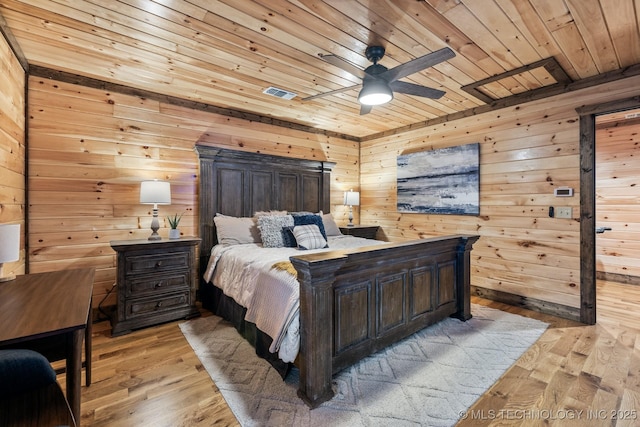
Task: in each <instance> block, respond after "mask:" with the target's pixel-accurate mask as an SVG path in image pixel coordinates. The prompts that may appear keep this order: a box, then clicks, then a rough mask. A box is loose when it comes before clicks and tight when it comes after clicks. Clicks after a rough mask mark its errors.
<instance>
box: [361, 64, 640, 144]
mask: <svg viewBox="0 0 640 427" xmlns="http://www.w3.org/2000/svg"><path fill="white" fill-rule="evenodd" d="M637 75H640V64H634V65H630V66H628V67H626V68H623V69H621V70H614V71H609V72H607V73H603V74H598V75H596V76H593V77H587V78H585V79H582V80H577V81H575V82H571V83H556V84H554V85H551V86H546V87H543V88H540V89H535V90H531V91H528V92H524V93H521V94H517V95H512V96H509V97H507V98H503V99H500V100H497V101H494V102H492V103H490V104H485V105H481V106H479V107H475V108H471V109H468V110H463V111H459V112H457V113H451V114H447V115H446V116H442V117H437V118H434V119H429V120H425V121H424V122H418V123H412V124H410V125H407V126H404V127H401V128H396V129H392V130H389V131H385V132H380V133H375V134H371V135H368V136H366V137H362V138H360V142H362V141H370V140H374V139H378V138H384V137H387V136H392V135H396V134H401V133H405V132H408V131H412V130H416V129H421V128H425V127H429V126H434V125H438V124H441V123H445V122H451V121H454V120H459V119H463V118H466V117H472V116H476V115H478V114H482V113H487V112H489V111H493V110H500V109H502V108H507V107H513V106H515V105H519V104H525V103H527V102H531V101H538V100H540V99H544V98H549V97H551V96H556V95H562V94H564V93H567V92H574V91H577V90H580V89H587V88H589V87H591V86H598V85H601V84H604V83H610V82H613V81H616V80H620V79H625V78H627V77H633V76H637Z"/></svg>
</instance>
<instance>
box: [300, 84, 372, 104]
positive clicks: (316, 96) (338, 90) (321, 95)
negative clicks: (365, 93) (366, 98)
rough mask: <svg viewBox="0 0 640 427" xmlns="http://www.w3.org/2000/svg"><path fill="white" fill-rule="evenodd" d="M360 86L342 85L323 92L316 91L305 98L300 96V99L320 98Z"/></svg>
mask: <svg viewBox="0 0 640 427" xmlns="http://www.w3.org/2000/svg"><path fill="white" fill-rule="evenodd" d="M360 86H362V85H353V86H347V87H343V88H340V89H336V90H332V91H329V92H323V93H318V94H316V95H311V96H307V97H306V98H302V100H303V101H310V100H312V99H316V98H322V97H324V96H329V95H335V94H337V93H342V92H347V91H350V90H352V89H357V88H359V87H360Z"/></svg>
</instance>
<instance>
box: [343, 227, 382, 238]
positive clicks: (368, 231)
mask: <svg viewBox="0 0 640 427" xmlns="http://www.w3.org/2000/svg"><path fill="white" fill-rule="evenodd" d="M378 228H380V227H379V226H377V225H354V226H352V227H340V232H341V233H342V234H347V235H351V236H355V237H363V238H365V239H375V238H376V234H377V233H378Z"/></svg>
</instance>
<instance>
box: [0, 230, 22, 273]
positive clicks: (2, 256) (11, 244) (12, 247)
mask: <svg viewBox="0 0 640 427" xmlns="http://www.w3.org/2000/svg"><path fill="white" fill-rule="evenodd" d="M19 259H20V224H0V282H8V281H10V280H13V279H15V278H16V275H15V274H10V275H8V276H5V275H4V274H3V272H2V267H3V264H4V263H5V262H13V261H18V260H19Z"/></svg>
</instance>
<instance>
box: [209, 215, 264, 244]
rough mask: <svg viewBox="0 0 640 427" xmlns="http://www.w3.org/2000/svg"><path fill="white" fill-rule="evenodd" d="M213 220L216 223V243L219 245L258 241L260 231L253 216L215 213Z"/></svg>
mask: <svg viewBox="0 0 640 427" xmlns="http://www.w3.org/2000/svg"><path fill="white" fill-rule="evenodd" d="M213 222H214V223H215V224H216V234H217V235H218V243H220V244H221V245H226V246H231V245H242V244H246V243H260V231H259V230H258V224H257V223H256V219H255V218H238V217H234V216H226V215H221V214H216V216H215V217H214V218H213Z"/></svg>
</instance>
